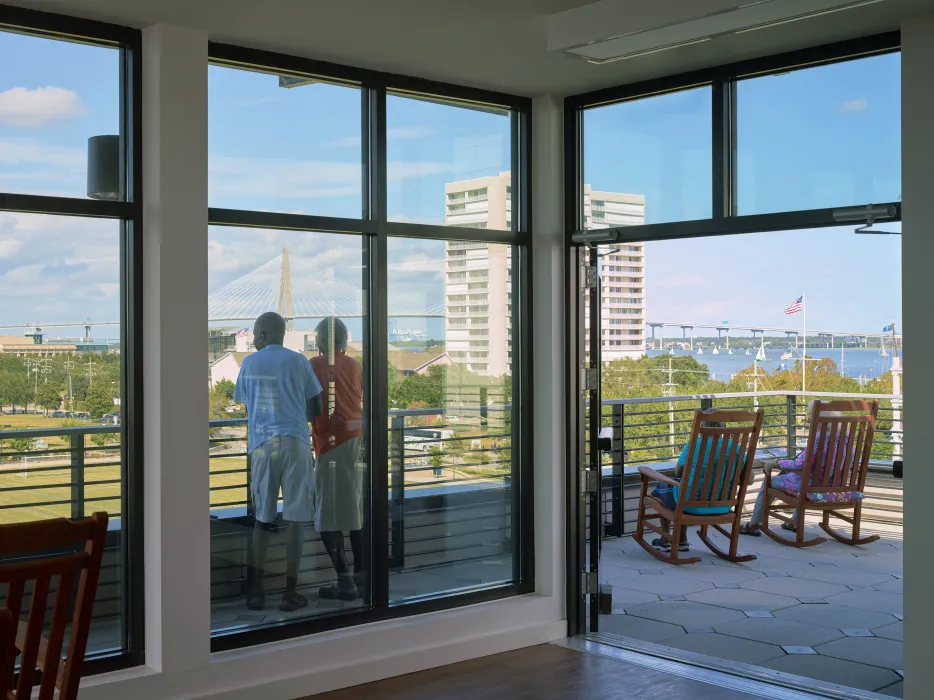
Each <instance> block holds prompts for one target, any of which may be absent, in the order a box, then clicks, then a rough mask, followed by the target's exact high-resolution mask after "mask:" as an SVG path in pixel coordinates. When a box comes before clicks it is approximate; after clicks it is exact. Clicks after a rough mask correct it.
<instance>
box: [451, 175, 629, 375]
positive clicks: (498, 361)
mask: <svg viewBox="0 0 934 700" xmlns="http://www.w3.org/2000/svg"><path fill="white" fill-rule="evenodd" d="M510 183H511V176H510V173H509V172H503V173H500V174H499V175H495V176H491V177H481V178H476V179H472V180H461V181H460V182H451V183H448V184H447V185H446V186H445V223H446V224H447V225H448V226H459V227H466V228H491V229H501V230H505V229H509V228H510V227H511V226H512V197H511V196H510V194H511V193H510ZM584 215H585V226H586V227H587V228H607V227H610V226H633V225H637V224H642V223H643V222H644V221H645V197H644V196H642V195H635V194H623V193H619V192H597V191H591V189H590V186H589V185H585V187H584ZM614 250H615V252H612V253H609V254H608V255H605V256H604V257H603V258H602V259H601V262H602V279H603V301H602V304H601V307H602V309H603V312H602V338H603V360H604V361H607V362H609V361H611V360H617V359H621V358H624V357H639V356H640V355H642V354H643V353H644V352H645V246H644V244H642V243H631V244H625V245H621V246H614ZM444 298H445V348H446V350H447V352H448V355H449V357H450V358H451V359H452V360H453V361H454V362H455V363H457V364H458V365H461V366H463V367H464V368H465V369H468V370H470V371H471V372H475V373H477V374H484V375H488V376H500V375H502V374H506V373H508V372H509V371H510V370H511V369H512V343H511V341H512V255H511V249H510V247H509V246H506V245H497V244H492V243H473V242H467V241H449V242H448V243H447V254H446V260H445V285H444ZM588 349H589V348H588Z"/></svg>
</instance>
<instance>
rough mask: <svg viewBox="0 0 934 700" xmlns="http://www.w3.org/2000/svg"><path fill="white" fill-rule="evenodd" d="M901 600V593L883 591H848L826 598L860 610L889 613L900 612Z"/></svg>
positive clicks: (836, 603)
mask: <svg viewBox="0 0 934 700" xmlns="http://www.w3.org/2000/svg"><path fill="white" fill-rule="evenodd" d="M902 600H903V598H902V595H901V593H886V592H885V591H849V592H847V593H840V594H839V595H834V596H829V597H828V598H827V602H828V603H833V604H835V605H847V606H849V607H851V608H859V609H860V610H874V611H876V612H882V613H889V614H893V613H900V612H902ZM850 626H851V627H852V626H853V625H850ZM860 626H861V627H862V626H863V625H860Z"/></svg>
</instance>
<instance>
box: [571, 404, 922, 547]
mask: <svg viewBox="0 0 934 700" xmlns="http://www.w3.org/2000/svg"><path fill="white" fill-rule="evenodd" d="M841 398H846V399H863V400H873V399H878V400H879V402H880V407H879V415H878V420H877V427H876V432H875V435H874V437H873V442H872V451H871V462H870V476H869V479H868V481H867V500H866V502H865V503H864V507H863V515H862V518H863V520H864V521H867V522H873V521H875V522H885V523H895V524H901V522H902V499H901V481H900V480H898V479H895V478H893V472H892V463H893V460H896V459H898V460H900V459H901V455H902V437H903V430H902V420H903V411H904V409H903V407H902V405H901V400H902V399H901V397H900V396H894V395H890V394H832V393H831V394H826V393H824V394H820V393H812V392H777V391H768V392H758V393H752V392H748V393H724V394H707V395H689V396H654V397H647V398H635V399H611V400H605V401H603V404H602V406H601V425H602V426H603V427H604V428H606V427H609V428H611V430H612V437H613V439H612V449H611V451H610V452H608V453H604V454H603V456H602V458H601V463H602V491H603V514H604V518H603V522H604V533H603V535H604V536H610V537H612V536H622V535H629V534H632V532H633V530H634V525H635V519H636V512H637V508H638V500H639V493H638V488H639V487H638V484H639V478H640V477H639V474H638V467H639V466H640V465H643V464H651V465H653V467H654V468H655V469H656V471H659V472H661V473H663V474H671V473H673V472H674V468H675V464H676V461H677V458H678V455H679V454H680V453H681V450H682V449H683V448H684V445H685V444H686V443H687V441H688V439H689V437H690V431H691V426H692V423H693V420H694V413H695V412H696V411H698V410H701V409H704V408H709V407H717V408H741V409H745V410H755V409H762V410H763V412H764V414H765V415H764V419H763V426H762V433H761V435H760V438H759V445H758V457H759V459H760V460H761V459H771V458H786V457H794V456H796V455H797V454H798V453H799V452H800V451H801V450H803V449H804V448H805V447H806V444H807V436H808V433H807V426H806V424H805V413H806V411H807V403H808V401H809V400H811V399H822V400H833V399H841ZM588 410H589V409H588ZM588 444H589V443H588ZM761 482H762V479H761V477H757V479H756V482H755V484H754V486H753V487H752V488H750V489H749V490H748V492H747V497H746V504H745V508H744V510H745V511H750V512H751V510H752V505H753V504H754V502H755V499H756V496H757V495H758V488H759V485H760V484H761Z"/></svg>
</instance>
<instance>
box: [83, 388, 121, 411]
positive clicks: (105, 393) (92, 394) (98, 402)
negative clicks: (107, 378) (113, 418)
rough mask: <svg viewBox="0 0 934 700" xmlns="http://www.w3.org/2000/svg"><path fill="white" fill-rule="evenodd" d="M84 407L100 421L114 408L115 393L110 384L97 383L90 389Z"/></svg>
mask: <svg viewBox="0 0 934 700" xmlns="http://www.w3.org/2000/svg"><path fill="white" fill-rule="evenodd" d="M84 407H85V409H87V412H88V413H90V414H91V418H93V419H94V420H100V419H101V416H103V415H104V414H105V413H110V412H112V411H113V408H114V392H113V389H112V387H111V384H110V382H101V381H95V382H94V383H93V384H92V385H91V387H90V388H89V389H88V395H87V398H86V399H85V400H84Z"/></svg>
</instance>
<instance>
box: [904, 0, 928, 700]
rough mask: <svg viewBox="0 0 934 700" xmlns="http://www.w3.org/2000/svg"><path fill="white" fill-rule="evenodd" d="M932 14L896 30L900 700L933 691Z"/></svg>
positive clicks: (910, 21) (925, 694) (918, 696)
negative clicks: (903, 355) (901, 338)
mask: <svg viewBox="0 0 934 700" xmlns="http://www.w3.org/2000/svg"><path fill="white" fill-rule="evenodd" d="M932 74H934V16H930V17H924V18H919V19H914V20H909V21H907V22H905V23H904V24H903V25H902V201H903V206H904V209H903V212H902V231H903V234H902V288H903V294H902V304H903V307H902V309H903V313H904V319H903V323H904V327H903V332H904V334H905V338H906V339H907V343H908V344H909V345H910V347H911V348H913V349H912V350H909V357H908V360H907V363H906V367H905V372H906V376H907V381H905V386H904V393H905V402H904V407H905V415H904V422H903V424H904V428H905V441H904V453H905V464H906V468H905V483H904V499H905V501H904V504H905V505H904V508H905V547H904V557H905V560H904V566H905V645H904V655H905V657H904V663H905V674H906V675H905V690H906V692H905V697H906V698H926V697H930V695H931V688H934V664H932V663H931V659H934V634H932V630H934V597H932V596H931V590H934V562H932V561H931V557H930V551H931V543H930V530H931V526H930V521H929V519H928V514H929V512H930V509H931V494H932V493H934V471H932V470H931V469H929V468H928V465H929V463H930V457H931V446H930V440H929V439H928V438H927V436H928V434H929V433H930V431H931V426H932V425H934V403H932V401H931V397H934V369H932V368H931V367H930V365H929V364H927V363H926V362H925V349H926V348H929V347H931V346H932V344H934V326H932V324H931V299H932V298H934V277H932V275H931V261H934V237H932V236H931V230H930V229H931V221H934V197H932V196H931V194H932V192H934V138H932V137H931V126H932V125H934V90H932V89H931V75H932Z"/></svg>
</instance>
